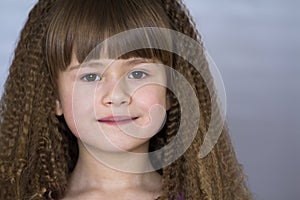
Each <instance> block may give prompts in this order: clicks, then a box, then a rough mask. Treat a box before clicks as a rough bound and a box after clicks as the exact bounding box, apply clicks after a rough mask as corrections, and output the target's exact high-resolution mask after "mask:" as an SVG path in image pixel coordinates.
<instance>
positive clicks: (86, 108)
mask: <svg viewBox="0 0 300 200" xmlns="http://www.w3.org/2000/svg"><path fill="white" fill-rule="evenodd" d="M166 82H167V78H166V72H165V68H164V67H162V65H161V64H160V63H158V62H153V61H150V60H147V59H142V58H130V59H118V60H112V59H99V60H91V61H88V62H85V63H83V64H80V63H78V61H77V59H76V58H73V59H72V61H71V64H70V65H69V66H68V68H67V70H65V71H63V72H60V74H59V78H58V92H59V99H58V100H57V107H56V114H57V115H62V114H63V115H64V118H65V120H66V122H67V124H68V126H69V128H70V130H71V131H72V132H73V134H74V135H75V136H76V137H77V138H78V139H80V140H81V142H82V143H83V144H84V145H86V146H90V147H92V148H93V149H97V150H101V151H110V152H115V151H120V150H124V151H131V152H146V151H148V142H149V139H150V138H151V137H152V136H153V135H155V134H156V133H157V132H158V131H159V130H160V128H161V127H162V126H163V124H164V120H165V116H166V106H167V105H166Z"/></svg>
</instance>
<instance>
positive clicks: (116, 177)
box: [69, 142, 161, 191]
mask: <svg viewBox="0 0 300 200" xmlns="http://www.w3.org/2000/svg"><path fill="white" fill-rule="evenodd" d="M78 145H79V158H78V161H77V164H76V167H75V169H74V171H73V172H72V175H71V178H70V183H69V186H70V187H69V190H73V191H74V190H75V191H80V190H86V189H87V188H90V189H95V188H99V189H101V190H110V191H112V190H121V189H126V188H143V187H144V188H146V187H149V190H152V189H153V190H159V188H160V185H161V177H160V175H159V174H158V173H157V172H156V171H155V170H154V169H153V167H152V165H151V162H150V160H149V158H148V155H147V154H146V153H145V154H141V153H140V154H141V155H143V156H140V157H138V158H136V156H135V155H136V154H132V153H130V154H129V153H120V152H118V153H111V152H109V153H108V152H101V151H97V153H94V151H93V154H91V153H90V152H89V151H88V150H87V149H86V147H85V146H84V145H83V144H82V143H81V142H79V143H78ZM139 152H141V150H139ZM145 152H147V150H145ZM116 168H117V169H116ZM133 172H135V173H133ZM143 172H144V173H143ZM158 186H159V187H158Z"/></svg>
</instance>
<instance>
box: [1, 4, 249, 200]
mask: <svg viewBox="0 0 300 200" xmlns="http://www.w3.org/2000/svg"><path fill="white" fill-rule="evenodd" d="M147 27H156V28H159V29H155V28H153V29H150V32H149V31H147V30H149V29H147ZM140 28H142V29H140ZM128 30H137V31H138V34H137V35H135V34H134V33H136V32H129V33H130V34H127V35H126V34H125V39H124V37H123V35H121V39H120V38H119V37H116V38H114V40H110V38H111V37H114V36H115V35H116V34H118V33H122V32H124V31H128ZM139 30H144V32H145V33H143V31H140V32H139ZM156 30H158V32H160V34H159V37H157V34H156ZM164 30H170V31H167V32H164ZM171 30H174V31H178V32H180V33H182V34H184V35H186V36H189V37H190V38H192V39H194V40H196V41H198V42H199V45H200V47H201V48H200V50H197V51H194V49H191V48H186V47H185V46H188V47H189V45H188V44H189V43H186V41H185V40H183V41H174V39H170V38H172V31H171ZM118 36H120V35H118ZM127 36H129V37H127ZM130 37H131V38H130ZM199 38H200V37H199V35H198V33H197V31H196V29H195V26H194V25H193V22H192V20H191V17H190V16H189V14H188V12H187V10H186V8H185V6H184V5H183V3H182V2H181V1H179V0H151V1H149V0H146V1H144V0H122V1H119V0H40V1H39V2H38V3H37V5H36V6H35V7H34V8H33V9H32V11H31V12H30V14H29V19H28V21H27V23H26V24H25V27H24V29H23V30H22V33H21V36H20V41H19V44H18V46H17V48H16V50H15V57H14V60H13V63H12V65H11V68H10V72H9V76H8V79H7V81H6V84H5V89H4V93H3V96H2V99H1V121H0V126H1V133H0V155H1V160H0V184H1V189H0V199H191V200H192V199H218V200H220V199H225V200H226V199H228V200H232V199H251V195H250V193H249V191H248V189H247V187H246V184H245V178H244V175H243V172H242V169H241V166H240V165H239V164H238V162H237V160H236V157H235V153H234V150H233V148H232V145H231V142H230V139H229V136H228V131H227V129H226V127H223V123H221V121H222V120H220V119H221V117H222V116H221V114H219V115H215V114H213V112H212V110H213V109H214V104H213V103H212V102H215V100H216V98H217V97H216V94H215V92H214V90H213V91H211V88H213V82H212V81H211V80H212V78H211V76H210V74H209V73H210V72H209V70H208V64H207V62H206V59H205V56H204V54H203V47H202V44H201V43H200V39H199ZM99 44H100V46H99ZM135 44H140V45H141V46H142V47H143V48H136V47H135ZM161 44H163V46H164V45H165V46H167V47H169V46H172V47H174V46H176V45H177V46H178V49H179V50H180V51H181V52H182V51H186V52H185V53H186V55H188V56H186V57H185V58H184V56H180V55H178V53H172V51H169V50H168V48H165V49H163V48H155V47H156V46H159V45H161ZM124 47H126V48H125V49H126V51H125V52H124ZM151 47H153V48H151ZM181 48H182V49H181ZM128 49H129V50H128ZM90 52H92V53H90ZM189 59H192V63H197V66H199V67H200V68H201V69H202V71H201V73H199V71H198V70H197V69H195V67H194V66H193V65H192V64H191V62H188V61H187V60H189ZM164 66H170V67H172V69H169V68H166V67H164ZM172 70H174V71H172ZM176 73H178V74H180V75H182V76H183V77H184V80H187V82H188V84H187V85H190V86H191V87H190V88H191V89H192V91H193V93H191V95H189V98H186V93H184V91H185V89H186V87H185V86H184V84H183V83H184V81H182V80H181V79H180V77H181V76H180V75H178V74H176ZM183 86H184V87H183ZM193 94H195V95H194V97H196V100H197V104H195V103H193V102H192V101H191V99H193V98H192V97H193ZM184 102H186V103H184ZM186 104H189V105H190V107H187V106H186ZM187 109H190V110H192V112H188V113H190V116H189V117H190V119H189V117H186V115H183V114H182V113H184V112H185V113H186V110H187ZM197 110H199V112H200V115H199V116H200V117H199V116H197V114H195V113H197ZM217 113H218V112H217ZM191 119H192V120H191ZM193 119H196V120H193ZM198 119H199V120H198ZM212 120H215V121H216V122H218V123H219V124H221V126H222V133H221V135H220V137H219V138H218V142H217V143H216V144H215V145H214V144H213V143H211V145H212V146H213V145H214V146H213V149H212V150H211V151H210V152H209V153H208V154H207V155H205V156H204V157H203V156H202V157H199V156H198V155H199V150H200V147H201V144H202V143H203V142H204V138H205V137H206V135H207V134H208V132H209V130H210V129H211V128H212V129H216V127H218V123H215V124H213V126H212V124H211V123H210V122H211V121H212ZM182 126H183V127H184V128H183V129H182V128H181V127H182ZM194 132H195V134H193V133H194ZM183 133H184V134H183ZM189 141H190V142H189ZM186 145H188V147H187V148H185V147H186ZM164 147H167V148H166V149H164ZM160 149H164V151H161V152H160ZM148 152H149V153H148ZM152 152H159V153H156V154H152ZM137 155H138V156H137Z"/></svg>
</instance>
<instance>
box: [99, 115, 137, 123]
mask: <svg viewBox="0 0 300 200" xmlns="http://www.w3.org/2000/svg"><path fill="white" fill-rule="evenodd" d="M137 118H138V117H129V116H109V117H104V118H101V119H99V120H98V122H100V123H103V124H108V125H121V124H128V123H131V122H133V121H134V120H136V119H137Z"/></svg>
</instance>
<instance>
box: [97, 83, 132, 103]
mask: <svg viewBox="0 0 300 200" xmlns="http://www.w3.org/2000/svg"><path fill="white" fill-rule="evenodd" d="M99 93H100V94H101V93H102V95H100V96H101V102H102V104H103V105H105V106H122V105H128V104H130V103H131V101H132V100H131V96H130V94H129V91H128V87H127V86H126V83H125V82H123V81H122V80H119V81H113V80H111V81H107V82H104V83H103V84H102V85H101V87H100V89H99Z"/></svg>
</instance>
